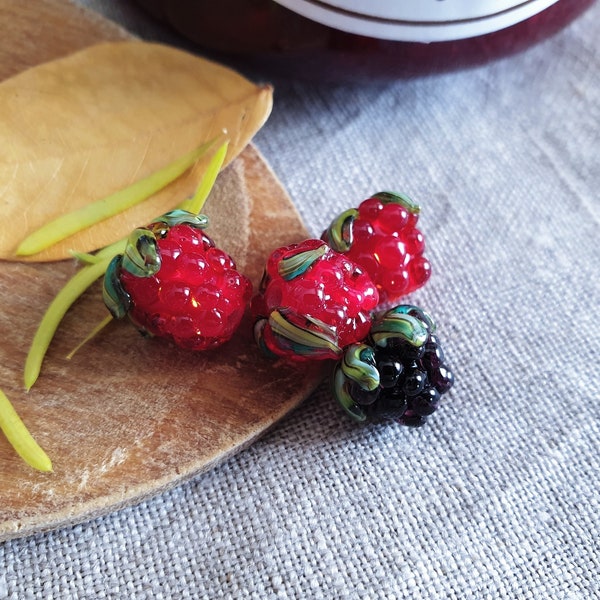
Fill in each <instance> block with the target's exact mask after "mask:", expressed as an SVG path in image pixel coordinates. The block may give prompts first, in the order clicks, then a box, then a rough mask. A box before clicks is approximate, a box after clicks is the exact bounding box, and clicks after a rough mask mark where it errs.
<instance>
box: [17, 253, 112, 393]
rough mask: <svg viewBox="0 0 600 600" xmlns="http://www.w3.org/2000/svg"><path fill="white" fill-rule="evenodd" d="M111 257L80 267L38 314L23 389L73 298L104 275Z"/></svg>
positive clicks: (31, 379)
mask: <svg viewBox="0 0 600 600" xmlns="http://www.w3.org/2000/svg"><path fill="white" fill-rule="evenodd" d="M111 259H112V256H111V257H110V258H108V257H106V258H104V259H103V260H100V261H98V262H97V263H95V264H92V265H88V266H85V267H83V268H82V269H80V270H79V271H78V272H77V273H75V275H73V277H72V278H71V279H70V280H69V281H68V282H67V283H66V284H65V286H64V287H63V288H62V289H61V290H60V292H58V294H57V295H56V296H55V298H54V300H52V302H51V303H50V306H49V307H48V309H47V310H46V312H45V314H44V316H43V317H42V321H41V323H40V325H39V327H38V329H37V331H36V332H35V336H34V337H33V341H32V343H31V348H30V349H29V353H28V355H27V359H26V361H25V370H24V382H25V388H26V389H27V390H30V389H31V386H32V385H33V384H34V383H35V382H36V380H37V378H38V376H39V374H40V370H41V367H42V362H43V360H44V356H45V354H46V351H47V350H48V346H49V345H50V342H51V341H52V338H53V337H54V334H55V332H56V330H57V328H58V325H59V323H60V322H61V320H62V318H63V317H64V316H65V314H66V312H67V311H68V310H69V308H70V307H71V305H72V304H73V303H74V302H75V300H77V298H79V296H81V294H83V292H84V291H85V290H86V289H87V288H88V287H89V286H90V285H92V283H94V281H96V280H97V279H99V278H100V277H102V276H103V275H104V272H105V271H106V267H107V266H108V263H109V262H110V261H111Z"/></svg>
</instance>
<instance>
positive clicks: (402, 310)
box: [386, 304, 436, 333]
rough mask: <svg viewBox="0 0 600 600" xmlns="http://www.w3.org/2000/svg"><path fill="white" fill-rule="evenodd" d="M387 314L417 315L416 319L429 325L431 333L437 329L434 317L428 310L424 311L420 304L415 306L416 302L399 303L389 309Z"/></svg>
mask: <svg viewBox="0 0 600 600" xmlns="http://www.w3.org/2000/svg"><path fill="white" fill-rule="evenodd" d="M386 314H388V315H389V314H394V315H395V314H401V315H410V316H411V317H415V318H416V319H419V320H420V321H423V322H424V323H425V325H426V326H427V327H428V329H429V333H433V332H434V331H435V330H436V324H435V321H434V320H433V317H432V316H431V315H430V314H429V313H428V312H426V311H424V310H423V309H422V308H421V307H420V306H415V305H414V304H399V305H398V306H395V307H394V308H391V309H390V310H388V311H387V313H386Z"/></svg>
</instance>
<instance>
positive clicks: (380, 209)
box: [322, 192, 431, 307]
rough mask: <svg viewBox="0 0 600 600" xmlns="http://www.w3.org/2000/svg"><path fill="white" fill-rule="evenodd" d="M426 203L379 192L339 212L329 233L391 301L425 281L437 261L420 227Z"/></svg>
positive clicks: (387, 304)
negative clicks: (432, 258)
mask: <svg viewBox="0 0 600 600" xmlns="http://www.w3.org/2000/svg"><path fill="white" fill-rule="evenodd" d="M419 213H420V208H419V206H418V205H417V204H415V203H414V202H413V201H412V200H411V199H410V198H408V197H407V196H405V195H403V194H396V193H392V192H379V193H378V194H375V195H374V196H372V197H371V198H369V199H367V200H365V201H364V202H362V203H361V204H360V205H359V207H358V208H357V209H356V208H354V209H350V210H348V211H346V212H344V213H342V214H341V215H339V216H338V217H336V218H335V219H334V220H333V221H332V223H331V225H330V226H329V228H328V229H327V230H326V231H325V232H324V233H323V236H322V237H323V239H324V240H325V241H326V242H327V243H328V244H329V245H330V246H331V247H332V248H333V249H334V250H337V251H338V252H343V253H344V254H345V255H346V256H348V258H350V259H351V260H353V261H354V262H355V263H357V264H359V265H360V266H362V267H363V268H364V269H365V271H366V272H367V273H368V274H369V275H370V276H371V279H372V280H373V282H374V283H375V285H376V286H377V289H378V291H379V300H380V304H381V307H390V306H392V305H394V304H397V301H398V300H399V299H400V298H401V297H402V296H405V295H406V294H409V293H411V292H413V291H415V290H416V289H418V288H420V287H421V286H422V285H424V284H425V283H426V282H427V281H428V279H429V277H430V275H431V265H430V263H429V261H428V260H427V259H426V258H425V256H424V251H425V238H424V236H423V234H422V233H421V232H420V231H419V230H418V229H417V227H416V225H417V221H418V219H419Z"/></svg>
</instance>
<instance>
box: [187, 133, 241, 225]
mask: <svg viewBox="0 0 600 600" xmlns="http://www.w3.org/2000/svg"><path fill="white" fill-rule="evenodd" d="M228 146H229V142H225V143H224V144H222V145H221V147H220V148H219V149H218V150H217V151H216V152H215V154H214V156H213V157H212V158H211V159H210V162H209V163H208V167H207V168H206V171H205V172H204V175H203V176H202V180H201V181H200V183H199V184H198V187H197V189H196V192H195V193H194V195H193V196H192V197H191V198H190V199H189V200H185V201H184V202H182V203H181V205H180V207H179V208H181V209H183V210H187V211H188V212H191V213H194V214H196V215H197V214H199V213H200V211H201V210H202V207H203V206H204V203H205V202H206V199H207V198H208V195H209V194H210V191H211V190H212V188H213V186H214V184H215V181H216V180H217V176H218V175H219V172H220V171H221V167H222V166H223V162H224V161H225V156H226V155H227V147H228Z"/></svg>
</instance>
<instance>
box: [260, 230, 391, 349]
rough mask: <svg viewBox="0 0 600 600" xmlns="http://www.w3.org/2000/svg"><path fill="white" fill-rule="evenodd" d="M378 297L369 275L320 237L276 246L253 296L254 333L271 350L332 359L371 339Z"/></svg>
mask: <svg viewBox="0 0 600 600" xmlns="http://www.w3.org/2000/svg"><path fill="white" fill-rule="evenodd" d="M378 300H379V297H378V293H377V289H376V288H375V285H374V284H373V282H372V281H371V279H370V278H369V276H368V275H367V274H366V273H365V272H364V271H363V270H362V269H361V268H360V267H359V266H358V265H356V264H354V263H353V262H352V261H351V260H349V259H348V258H347V257H345V256H343V255H341V254H339V253H337V252H334V251H333V250H331V248H330V247H329V246H328V245H327V244H326V243H325V242H323V241H322V240H313V239H311V240H305V241H304V242H302V243H300V244H293V245H291V246H284V247H281V248H278V249H276V250H275V251H274V252H273V253H272V254H271V255H270V257H269V259H268V262H267V265H266V268H265V274H264V277H263V281H262V283H261V288H260V291H259V293H258V294H257V295H256V296H255V297H254V298H253V299H252V303H251V310H252V314H253V316H254V318H255V321H256V325H255V337H256V340H257V342H258V344H259V346H260V347H261V348H263V350H265V351H266V352H267V353H271V354H274V355H277V356H282V357H286V358H290V359H292V360H306V359H317V360H318V359H330V358H334V359H335V358H337V357H339V356H340V355H341V353H342V351H343V348H344V347H345V346H347V345H349V344H353V343H355V342H357V341H359V340H362V339H364V338H366V337H367V335H368V333H369V329H370V326H371V311H372V310H373V309H374V308H375V307H376V306H377V303H378Z"/></svg>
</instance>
